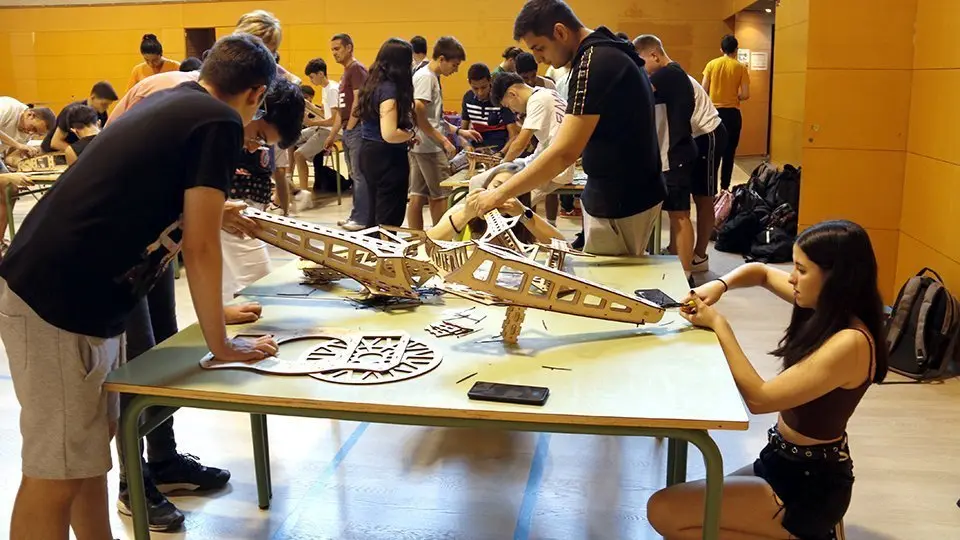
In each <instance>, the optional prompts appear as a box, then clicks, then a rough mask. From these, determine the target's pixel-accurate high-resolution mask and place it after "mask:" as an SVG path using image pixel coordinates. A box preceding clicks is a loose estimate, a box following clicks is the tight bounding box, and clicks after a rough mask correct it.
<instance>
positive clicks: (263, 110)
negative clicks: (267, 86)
mask: <svg viewBox="0 0 960 540" xmlns="http://www.w3.org/2000/svg"><path fill="white" fill-rule="evenodd" d="M266 115H267V91H266V90H264V91H263V95H262V96H260V104H259V105H257V112H255V113H253V119H254V120H260V119H261V118H263V117H264V116H266Z"/></svg>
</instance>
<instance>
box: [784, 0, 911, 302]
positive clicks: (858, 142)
mask: <svg viewBox="0 0 960 540" xmlns="http://www.w3.org/2000/svg"><path fill="white" fill-rule="evenodd" d="M916 9H917V2H916V0H895V1H894V0H887V1H884V2H883V8H882V9H878V6H877V1H876V0H846V1H844V2H835V1H832V0H810V12H809V40H808V45H807V70H806V96H805V100H804V101H805V109H804V123H803V182H802V188H801V194H800V224H801V225H811V224H814V223H817V222H819V221H823V220H826V219H833V218H846V219H850V220H853V221H855V222H857V223H859V224H860V225H862V226H863V227H864V228H866V229H867V232H868V233H870V238H871V240H872V241H873V244H874V251H875V252H876V254H877V260H878V263H879V266H880V285H881V289H882V291H883V292H884V294H885V296H886V298H887V300H892V299H893V295H894V293H895V292H896V288H897V283H898V281H897V279H896V275H895V274H896V268H897V258H898V246H899V242H900V212H901V200H902V192H903V178H904V167H905V163H906V150H907V129H908V126H909V115H910V94H911V85H912V81H913V39H912V38H913V22H914V18H915V14H916Z"/></svg>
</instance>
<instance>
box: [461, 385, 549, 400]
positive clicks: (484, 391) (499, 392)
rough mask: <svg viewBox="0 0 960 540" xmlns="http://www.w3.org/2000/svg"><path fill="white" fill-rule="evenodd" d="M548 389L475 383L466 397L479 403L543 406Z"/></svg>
mask: <svg viewBox="0 0 960 540" xmlns="http://www.w3.org/2000/svg"><path fill="white" fill-rule="evenodd" d="M549 395H550V389H549V388H544V387H542V386H519V385H515V384H503V383H492V382H483V381H477V382H475V383H474V384H473V388H471V389H470V391H469V392H467V397H469V398H470V399H477V400H481V401H499V402H502V403H519V404H521V405H543V404H544V403H546V402H547V397H548V396H549Z"/></svg>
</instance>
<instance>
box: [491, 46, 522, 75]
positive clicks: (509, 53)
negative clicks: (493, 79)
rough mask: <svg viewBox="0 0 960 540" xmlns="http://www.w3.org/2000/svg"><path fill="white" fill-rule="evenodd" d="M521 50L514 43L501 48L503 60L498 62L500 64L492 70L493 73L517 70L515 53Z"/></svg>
mask: <svg viewBox="0 0 960 540" xmlns="http://www.w3.org/2000/svg"><path fill="white" fill-rule="evenodd" d="M522 52H523V49H521V48H520V47H517V46H515V45H511V46H509V47H507V48H506V49H504V50H503V62H500V65H499V66H497V67H496V68H495V69H494V70H493V74H494V75H499V74H500V73H504V72H508V73H516V72H517V64H516V62H517V55H519V54H520V53H522Z"/></svg>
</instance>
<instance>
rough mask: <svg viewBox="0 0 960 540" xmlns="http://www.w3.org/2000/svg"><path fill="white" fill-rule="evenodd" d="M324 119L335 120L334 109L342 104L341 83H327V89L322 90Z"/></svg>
mask: <svg viewBox="0 0 960 540" xmlns="http://www.w3.org/2000/svg"><path fill="white" fill-rule="evenodd" d="M322 95H323V117H324V119H329V118H333V108H334V107H335V106H336V104H338V103H340V83H337V82H333V81H327V87H326V88H324V89H323V90H322Z"/></svg>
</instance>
